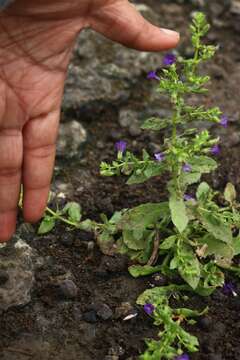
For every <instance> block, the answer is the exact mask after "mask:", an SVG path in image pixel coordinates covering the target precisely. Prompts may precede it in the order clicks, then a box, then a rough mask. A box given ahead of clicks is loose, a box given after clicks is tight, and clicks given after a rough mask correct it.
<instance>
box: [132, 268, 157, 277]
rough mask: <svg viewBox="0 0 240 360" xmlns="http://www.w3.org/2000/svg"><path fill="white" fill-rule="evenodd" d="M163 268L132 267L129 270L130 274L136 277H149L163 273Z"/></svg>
mask: <svg viewBox="0 0 240 360" xmlns="http://www.w3.org/2000/svg"><path fill="white" fill-rule="evenodd" d="M161 268H162V266H161V265H159V266H149V265H144V266H141V265H132V266H130V267H129V268H128V271H129V273H130V274H131V275H132V276H133V277H134V278H138V277H140V276H147V275H151V274H154V273H157V272H159V271H161Z"/></svg>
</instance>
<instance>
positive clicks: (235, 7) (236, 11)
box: [230, 0, 240, 16]
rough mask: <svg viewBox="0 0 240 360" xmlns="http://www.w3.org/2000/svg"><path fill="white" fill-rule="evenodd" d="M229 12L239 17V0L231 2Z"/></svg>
mask: <svg viewBox="0 0 240 360" xmlns="http://www.w3.org/2000/svg"><path fill="white" fill-rule="evenodd" d="M230 11H231V13H232V14H234V15H239V16H240V1H239V0H233V1H232V4H231V9H230Z"/></svg>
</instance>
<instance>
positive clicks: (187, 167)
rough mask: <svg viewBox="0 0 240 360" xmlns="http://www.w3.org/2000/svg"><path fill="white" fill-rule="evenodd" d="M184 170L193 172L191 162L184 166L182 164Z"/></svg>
mask: <svg viewBox="0 0 240 360" xmlns="http://www.w3.org/2000/svg"><path fill="white" fill-rule="evenodd" d="M182 171H184V172H191V171H192V167H191V165H190V164H187V163H186V164H184V165H183V166H182Z"/></svg>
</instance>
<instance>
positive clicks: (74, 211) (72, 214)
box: [63, 201, 82, 223]
mask: <svg viewBox="0 0 240 360" xmlns="http://www.w3.org/2000/svg"><path fill="white" fill-rule="evenodd" d="M66 213H67V214H68V218H69V220H70V221H72V222H76V223H77V222H79V221H80V220H81V217H82V215H81V206H80V205H79V204H78V203H76V202H74V201H71V202H69V203H67V205H66V206H65V207H64V208H63V214H66Z"/></svg>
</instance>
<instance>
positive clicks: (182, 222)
mask: <svg viewBox="0 0 240 360" xmlns="http://www.w3.org/2000/svg"><path fill="white" fill-rule="evenodd" d="M169 207H170V210H171V218H172V222H173V224H174V225H175V226H176V228H177V229H178V231H179V232H180V233H182V232H183V231H184V230H185V229H186V227H187V224H188V220H189V219H188V216H187V211H186V206H185V203H184V200H183V199H181V198H178V197H177V195H176V194H175V193H172V194H171V195H170V199H169Z"/></svg>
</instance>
